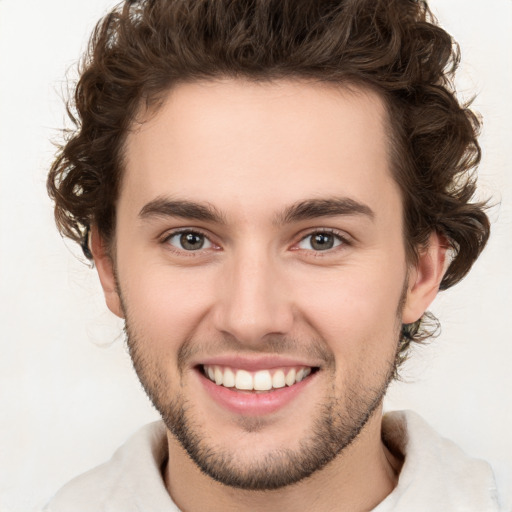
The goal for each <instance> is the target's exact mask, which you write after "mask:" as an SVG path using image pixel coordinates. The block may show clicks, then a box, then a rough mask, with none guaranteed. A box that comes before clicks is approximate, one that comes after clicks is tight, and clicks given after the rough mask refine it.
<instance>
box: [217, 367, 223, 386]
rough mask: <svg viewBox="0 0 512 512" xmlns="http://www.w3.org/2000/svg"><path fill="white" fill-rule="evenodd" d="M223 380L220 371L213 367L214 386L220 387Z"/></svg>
mask: <svg viewBox="0 0 512 512" xmlns="http://www.w3.org/2000/svg"><path fill="white" fill-rule="evenodd" d="M223 380H224V374H223V373H222V370H221V369H220V368H219V367H218V366H216V367H215V384H217V386H220V385H221V384H222V381H223Z"/></svg>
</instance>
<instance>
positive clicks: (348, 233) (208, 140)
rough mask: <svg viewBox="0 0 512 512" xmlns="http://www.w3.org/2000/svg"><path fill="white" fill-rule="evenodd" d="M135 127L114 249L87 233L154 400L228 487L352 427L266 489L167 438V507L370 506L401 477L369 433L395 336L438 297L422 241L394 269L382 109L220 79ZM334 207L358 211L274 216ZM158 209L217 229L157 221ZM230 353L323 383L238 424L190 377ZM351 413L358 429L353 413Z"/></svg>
mask: <svg viewBox="0 0 512 512" xmlns="http://www.w3.org/2000/svg"><path fill="white" fill-rule="evenodd" d="M141 115H142V114H141ZM143 121H144V122H142V123H141V124H139V125H137V126H135V127H134V128H133V130H132V131H131V132H130V133H129V135H128V138H127V141H126V146H125V173H124V176H123V180H122V186H121V190H120V196H119V201H118V204H117V225H116V235H115V240H114V243H113V247H114V251H113V252H112V251H107V250H106V247H107V245H108V244H106V243H105V241H104V240H102V238H101V236H100V235H99V233H98V232H97V230H95V229H93V234H92V235H93V236H92V250H93V255H94V258H95V262H96V266H97V269H98V273H99V276H100V280H101V282H102V286H103V289H104V291H105V297H106V301H107V305H108V306H109V308H110V309H111V310H112V311H113V312H114V313H115V314H116V315H118V316H120V317H124V318H126V322H127V329H128V334H129V338H130V340H129V345H130V347H131V353H132V356H133V357H134V358H135V367H136V369H137V372H138V374H139V378H140V379H141V381H142V382H143V384H144V385H145V387H146V390H147V391H148V393H149V394H150V396H151V397H152V399H153V401H154V402H156V404H157V406H159V408H160V410H164V412H165V409H166V407H167V409H169V407H168V404H169V403H170V402H173V403H174V404H175V405H176V404H181V405H184V406H186V411H185V413H184V414H183V416H184V418H185V421H187V422H188V423H189V427H191V429H192V430H193V431H194V432H195V433H196V434H197V438H198V439H199V440H200V442H201V443H202V446H203V447H204V448H206V449H210V450H213V451H214V452H215V453H216V454H222V455H223V456H224V458H225V459H227V460H229V461H230V471H231V472H234V473H236V474H241V475H250V474H251V471H254V468H257V467H260V468H261V467H265V464H267V465H268V464H270V466H272V465H274V466H275V467H276V468H282V467H286V463H287V456H283V455H282V450H283V449H285V450H288V452H289V453H293V454H296V455H297V457H299V455H303V454H302V452H301V450H302V447H303V446H304V445H308V444H309V445H312V443H313V438H314V435H313V431H314V428H315V421H316V420H318V419H320V421H323V422H325V421H327V420H328V419H329V418H331V419H332V423H333V424H334V425H335V426H340V425H341V423H342V422H343V421H345V422H348V423H350V421H353V422H354V424H355V425H352V426H353V427H354V428H359V429H360V432H359V435H357V437H355V439H354V440H352V441H351V442H349V443H348V444H347V446H340V447H339V449H338V451H339V453H338V454H337V455H336V456H334V455H333V457H332V460H331V461H330V462H328V463H327V464H324V465H323V466H322V467H321V468H318V469H317V470H316V471H314V472H313V474H312V475H311V476H309V477H308V478H303V479H301V480H300V481H298V483H296V484H294V485H289V486H284V487H280V488H278V489H275V490H271V491H254V490H245V489H241V488H234V487H230V486H227V485H224V484H222V483H219V482H217V481H215V480H213V479H212V478H211V477H210V476H208V475H206V474H204V473H203V472H201V471H200V469H199V468H198V466H197V465H196V463H194V462H193V461H192V460H191V458H190V457H189V456H188V454H187V452H186V451H185V449H184V447H183V445H182V444H181V443H180V442H178V440H177V438H176V436H175V435H174V434H173V433H171V432H169V433H168V444H169V457H170V459H171V460H172V461H173V463H172V466H169V468H167V470H166V471H165V475H164V477H165V481H166V485H167V488H168V489H169V492H170V493H171V496H172V497H173V499H174V501H175V502H176V503H177V505H178V506H179V507H180V509H181V510H184V511H187V512H189V511H196V510H197V511H199V510H209V511H216V510H222V511H226V510H241V509H247V507H249V509H250V510H254V511H258V510H265V511H267V512H268V511H273V510H276V511H277V510H280V511H282V510H296V509H297V507H300V508H301V509H306V510H318V511H329V510H344V509H347V510H354V511H357V510H370V509H371V508H373V507H374V506H376V505H377V504H378V503H379V502H380V501H382V500H383V499H384V498H385V496H387V495H388V494H389V493H390V492H391V491H392V489H393V488H394V487H395V485H396V482H397V473H398V471H399V468H400V461H399V460H398V459H396V458H394V457H393V456H392V455H391V454H390V453H389V452H388V451H387V449H386V448H385V446H384V445H383V443H382V441H381V437H380V429H381V415H382V395H383V393H384V391H385V388H386V386H387V383H388V381H389V378H390V371H392V369H393V365H394V361H395V354H396V350H397V339H398V333H399V329H400V325H401V323H411V322H414V321H416V320H417V319H418V318H420V316H421V315H422V314H423V312H424V311H425V310H426V308H427V307H428V305H429V304H430V303H431V301H432V300H433V299H434V297H435V295H436V293H437V290H438V288H439V283H440V280H441V278H442V273H443V265H444V254H445V250H444V248H443V246H442V244H441V242H440V239H439V237H438V236H437V235H436V234H432V236H431V237H430V243H429V245H428V247H427V248H425V249H423V250H422V251H421V253H420V257H419V259H418V262H417V264H415V265H411V264H408V262H407V261H406V254H405V248H404V240H403V234H402V225H403V223H402V198H401V197H400V192H399V188H398V186H397V184H396V183H395V181H394V180H393V177H392V174H391V171H390V165H389V159H388V141H387V139H386V111H385V108H384V105H383V103H382V101H381V99H380V98H379V96H378V95H376V94H375V93H373V92H369V91H363V90H361V89H354V88H352V89H351V90H348V89H346V88H335V87H332V86H326V85H319V84H311V83H305V82H289V81H280V82H273V83H265V84H255V83H248V82H243V81H237V80H221V81H216V82H201V83H192V84H186V85H180V86H178V87H176V88H175V89H173V90H172V91H171V92H170V93H169V94H168V97H167V100H166V101H165V102H164V104H163V105H162V106H161V108H159V110H158V111H157V112H156V113H154V114H152V115H147V117H146V118H145V119H143ZM333 198H336V199H339V198H343V199H344V200H346V199H347V198H348V199H350V200H351V201H352V203H350V204H353V203H355V202H357V204H359V205H363V207H364V208H363V210H365V211H364V212H361V211H355V210H354V209H353V208H352V209H350V208H349V209H348V211H345V212H343V213H340V212H339V211H337V212H334V213H333V212H331V213H329V214H328V213H327V212H325V211H323V212H322V213H319V211H320V210H321V209H320V210H318V211H317V213H316V214H311V213H310V214H309V216H307V218H298V217H297V216H293V215H291V216H290V215H289V216H288V217H291V219H290V218H288V219H286V218H283V217H285V215H284V214H283V212H286V211H288V213H290V209H291V208H292V207H293V206H294V205H297V204H298V203H301V202H304V201H315V200H316V201H318V200H330V199H333ZM170 200H172V201H187V202H192V203H194V204H199V205H202V206H209V207H211V208H212V209H213V210H214V212H215V213H216V214H218V217H219V218H215V219H205V218H202V219H197V218H191V216H190V214H185V213H184V212H183V210H182V211H181V213H180V215H169V211H168V210H169V209H167V210H166V212H162V208H160V209H159V213H158V214H155V211H154V210H155V208H154V207H155V205H157V206H158V204H160V205H161V203H162V201H170ZM155 201H156V202H155ZM159 202H160V203H159ZM148 205H149V206H148ZM152 208H153V209H152ZM156 209H157V210H158V208H156ZM164 210H165V208H164ZM144 212H146V213H144ZM148 212H149V213H148ZM369 212H371V213H369ZM180 229H181V230H183V229H184V230H187V229H188V230H191V231H194V232H197V233H200V234H202V235H204V236H205V237H206V238H205V240H206V242H205V246H203V248H201V249H199V250H193V251H187V250H185V249H184V248H183V247H182V246H180V237H179V236H173V235H174V234H175V232H176V231H175V230H180ZM324 231H327V232H328V233H329V234H330V235H332V234H334V235H335V238H334V239H333V240H336V242H335V244H334V247H332V248H331V249H328V250H325V251H320V250H317V249H315V247H313V246H312V245H311V241H312V239H311V235H312V234H314V233H318V232H324ZM116 277H117V283H116ZM313 349H314V350H313ZM233 354H237V355H241V356H242V357H248V358H251V357H256V356H259V355H268V354H272V355H273V356H276V355H277V356H287V357H291V358H296V359H300V360H301V361H302V362H305V363H306V364H308V365H311V366H315V367H317V368H319V371H317V372H316V373H315V375H314V379H312V380H311V381H310V382H309V383H308V385H307V386H305V387H304V388H303V389H304V390H303V391H302V392H300V393H298V394H297V395H296V396H295V397H294V398H293V400H292V401H291V402H290V403H288V404H286V405H285V406H284V407H282V408H280V409H278V410H277V411H275V412H272V413H271V414H264V415H256V416H250V415H244V414H242V413H233V412H232V411H228V410H226V409H225V408H223V407H221V406H219V405H218V404H217V403H216V402H214V401H212V399H211V397H210V395H209V394H208V393H207V392H206V391H205V388H204V386H203V385H202V384H201V378H202V377H200V375H199V373H198V371H197V364H199V363H201V361H204V360H206V359H208V358H209V357H215V356H218V355H227V356H232V355H233ZM372 400H374V401H375V403H374V404H371V403H370V402H371V401H372ZM354 403H355V404H359V406H360V407H359V409H361V408H362V409H363V412H364V411H366V412H368V414H369V418H367V419H365V420H364V421H362V420H361V418H359V417H356V416H357V414H360V412H361V411H360V410H359V409H357V408H354V406H353V404H354ZM361 404H362V405H361ZM328 406H329V407H330V416H329V417H327V418H323V417H322V414H321V411H322V407H324V409H325V408H326V407H328ZM167 424H168V426H169V423H167ZM171 429H172V426H171ZM175 433H176V432H175ZM278 450H281V451H280V452H279V453H280V454H281V455H280V456H278V455H277V454H278ZM269 456H271V457H272V462H269V459H268V457H269ZM297 460H300V459H297ZM172 468H180V469H179V471H176V470H175V471H172ZM198 489H201V492H198V491H197V490H198Z"/></svg>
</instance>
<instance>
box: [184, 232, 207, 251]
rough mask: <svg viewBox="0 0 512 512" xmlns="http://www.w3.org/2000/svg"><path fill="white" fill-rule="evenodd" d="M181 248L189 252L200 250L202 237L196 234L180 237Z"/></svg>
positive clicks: (202, 243)
mask: <svg viewBox="0 0 512 512" xmlns="http://www.w3.org/2000/svg"><path fill="white" fill-rule="evenodd" d="M180 242H181V246H182V247H183V248H184V249H187V250H189V251H191V250H194V249H201V247H203V245H204V238H203V236H202V235H198V234H196V233H185V234H183V235H181V239H180Z"/></svg>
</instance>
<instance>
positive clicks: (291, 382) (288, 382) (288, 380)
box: [284, 368, 295, 386]
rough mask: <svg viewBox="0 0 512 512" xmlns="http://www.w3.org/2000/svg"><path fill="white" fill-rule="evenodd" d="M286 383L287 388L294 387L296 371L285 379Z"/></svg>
mask: <svg viewBox="0 0 512 512" xmlns="http://www.w3.org/2000/svg"><path fill="white" fill-rule="evenodd" d="M284 380H285V382H286V385H287V386H293V385H294V384H295V369H294V368H292V369H291V370H290V371H289V372H288V373H287V374H286V377H285V379H284Z"/></svg>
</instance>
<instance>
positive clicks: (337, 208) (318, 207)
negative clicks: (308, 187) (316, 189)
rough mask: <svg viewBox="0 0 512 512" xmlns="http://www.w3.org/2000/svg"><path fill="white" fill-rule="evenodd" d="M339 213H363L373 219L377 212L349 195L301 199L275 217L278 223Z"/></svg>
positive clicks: (331, 215)
mask: <svg viewBox="0 0 512 512" xmlns="http://www.w3.org/2000/svg"><path fill="white" fill-rule="evenodd" d="M337 215H362V216H366V217H368V218H370V219H371V220H373V219H374V218H375V213H374V212H373V210H372V209H371V208H370V207H369V206H367V205H366V204H364V203H360V202H359V201H356V200H354V199H351V198H348V197H339V198H331V199H309V200H306V201H300V202H298V203H295V204H293V205H291V206H290V207H288V208H286V209H285V210H284V212H283V213H281V214H280V215H278V216H277V217H276V219H275V223H276V224H290V223H292V222H298V221H301V220H310V219H315V218H318V217H335V216H337Z"/></svg>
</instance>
